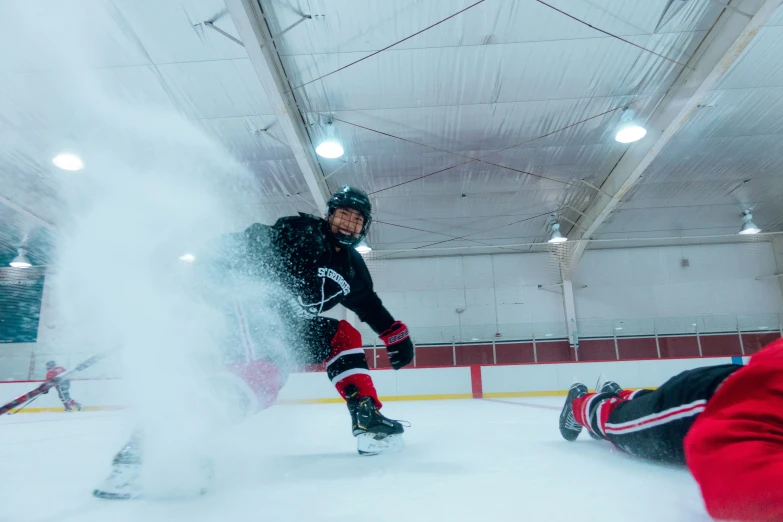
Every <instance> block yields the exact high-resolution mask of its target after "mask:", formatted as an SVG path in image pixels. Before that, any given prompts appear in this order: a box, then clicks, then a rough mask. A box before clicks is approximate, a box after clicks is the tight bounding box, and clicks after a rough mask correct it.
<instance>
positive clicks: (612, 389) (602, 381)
mask: <svg viewBox="0 0 783 522" xmlns="http://www.w3.org/2000/svg"><path fill="white" fill-rule="evenodd" d="M621 391H623V389H622V388H621V387H620V385H619V384H617V383H616V382H614V381H609V380H607V379H606V377H605V376H603V375H601V376H600V377H598V381H597V382H596V383H595V393H606V394H608V395H611V396H613V397H616V396H619V395H620V392H621ZM587 433H589V434H590V437H592V438H593V439H594V440H604V439H603V437H600V436H598V435H596V434H595V433H593V431H592V430H587Z"/></svg>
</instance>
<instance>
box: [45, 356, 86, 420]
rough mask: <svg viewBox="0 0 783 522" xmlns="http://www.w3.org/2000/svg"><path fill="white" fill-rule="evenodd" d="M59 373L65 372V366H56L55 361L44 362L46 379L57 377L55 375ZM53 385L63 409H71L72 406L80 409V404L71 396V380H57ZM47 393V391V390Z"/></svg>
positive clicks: (72, 408)
mask: <svg viewBox="0 0 783 522" xmlns="http://www.w3.org/2000/svg"><path fill="white" fill-rule="evenodd" d="M61 373H65V368H63V367H62V366H57V363H56V362H55V361H49V362H47V363H46V380H47V381H52V380H55V379H57V376H58V375H60V374H61ZM56 382H57V383H56V384H55V385H54V387H55V388H56V389H57V395H59V396H60V400H61V401H62V403H63V406H64V407H65V411H73V410H74V408H75V409H76V410H77V411H82V405H81V404H79V403H78V402H76V401H75V400H73V399H72V398H71V393H70V390H71V381H69V380H67V379H66V380H57V381H56ZM47 393H48V391H47Z"/></svg>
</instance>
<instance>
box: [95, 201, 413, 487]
mask: <svg viewBox="0 0 783 522" xmlns="http://www.w3.org/2000/svg"><path fill="white" fill-rule="evenodd" d="M371 221H372V207H371V204H370V200H369V198H368V197H367V194H365V193H364V192H363V191H361V190H359V189H356V188H353V187H349V186H343V187H341V188H340V189H339V190H338V191H337V192H335V193H334V194H333V195H332V196H331V197H330V199H329V201H328V205H327V213H326V218H325V219H323V218H319V217H315V216H311V215H308V214H300V215H298V216H292V217H284V218H281V219H279V220H278V221H277V222H276V223H275V224H274V225H272V226H266V225H261V224H254V225H252V226H250V227H249V228H247V229H246V230H245V231H244V232H242V233H239V234H233V235H231V236H230V237H227V238H222V239H220V240H219V241H218V243H217V244H216V245H213V248H212V249H211V250H213V251H214V252H213V255H212V256H210V254H209V253H202V254H200V255H198V256H196V258H197V260H198V261H197V262H202V263H205V264H206V265H207V266H211V265H217V266H218V269H216V271H215V273H217V274H218V275H217V276H216V277H217V278H218V279H220V278H221V277H223V278H225V279H226V280H227V281H228V280H229V279H230V278H231V277H241V278H244V279H249V280H259V281H265V282H272V283H274V284H276V285H278V286H280V287H282V288H283V289H285V295H286V297H285V298H280V299H279V301H280V302H278V303H277V310H278V312H279V314H280V316H281V318H282V319H283V322H284V326H285V327H284V328H283V330H285V335H286V336H287V344H288V345H290V346H291V348H292V349H293V350H295V351H296V352H297V353H298V355H299V359H300V360H299V362H301V363H311V364H313V363H325V367H326V372H327V376H328V378H329V379H330V380H331V382H332V384H333V385H334V386H335V388H336V389H337V392H338V393H339V394H340V395H341V396H342V397H343V398H344V399H345V400H346V402H347V405H348V410H349V412H350V415H351V420H352V431H353V435H354V436H355V437H356V438H357V450H358V452H359V453H360V454H362V455H375V454H378V453H382V452H385V451H393V450H397V449H399V448H401V447H402V433H403V431H404V429H403V425H402V424H401V423H400V422H398V421H396V420H392V419H388V418H386V417H384V416H383V415H382V414H381V413H380V411H379V410H380V408H381V402H380V400H379V399H378V394H377V392H376V390H375V386H374V385H373V381H372V378H371V377H370V371H369V367H368V364H367V360H366V357H365V352H364V350H363V349H362V339H361V335H360V334H359V332H358V330H356V329H355V328H354V327H353V326H351V324H350V323H348V322H347V321H338V320H336V319H331V318H327V317H322V316H321V315H320V314H321V313H322V312H325V311H327V310H329V309H331V308H333V307H334V306H336V305H337V304H342V305H343V306H345V307H346V308H348V309H349V310H352V311H353V312H355V313H356V314H357V316H358V317H359V319H360V320H361V321H363V322H365V323H367V324H368V325H369V326H370V327H371V328H372V329H373V330H374V331H375V332H377V333H378V334H379V337H380V339H381V341H382V342H383V343H384V344H385V345H386V347H387V351H388V354H389V361H390V363H391V365H392V367H393V368H394V369H395V370H398V369H400V368H402V367H404V366H406V365H407V364H409V363H410V362H411V361H412V359H413V351H414V346H413V343H412V342H411V340H410V338H409V337H408V328H407V327H406V326H405V324H403V323H401V322H400V321H396V320H395V319H394V318H393V317H392V316H391V314H390V313H389V312H388V311H387V310H386V308H385V307H384V306H383V304H382V303H381V300H380V299H379V297H378V295H377V294H376V293H375V291H374V290H373V284H372V279H371V277H370V273H369V271H368V270H367V266H366V265H365V263H364V260H363V259H362V256H361V255H360V254H359V253H358V252H357V251H356V249H355V248H354V247H355V246H356V245H358V243H359V242H360V241H361V240H362V239H363V238H364V236H365V234H366V233H367V231H368V229H369V227H370V223H371ZM226 284H228V283H226ZM229 371H231V372H232V373H233V374H235V375H236V376H238V377H239V378H241V379H242V380H243V381H244V382H245V383H246V384H247V385H248V386H247V387H246V388H249V389H251V390H252V391H253V392H254V393H255V395H256V397H255V398H254V402H255V403H256V405H257V409H263V408H264V407H266V406H268V405H270V404H271V403H273V402H274V400H275V397H276V396H277V393H278V391H279V390H280V388H281V387H282V385H283V383H284V382H285V380H286V370H285V369H284V368H280V365H278V364H276V363H275V362H273V358H272V359H271V360H263V359H256V360H253V361H248V362H239V363H233V364H231V365H230V366H229ZM141 442H142V439H141V437H139V436H136V437H134V439H133V440H132V442H131V443H130V444H129V445H128V446H126V447H125V448H124V449H123V450H122V451H121V452H120V453H119V454H118V455H117V457H116V458H115V461H114V472H113V474H112V476H111V477H109V479H108V480H107V482H106V484H105V485H104V486H103V487H102V488H100V489H97V490H95V492H94V494H95V495H96V496H98V497H102V498H119V499H124V498H131V497H134V496H138V495H139V494H140V492H139V491H138V490H137V489H136V488H134V487H133V485H132V484H130V483H131V482H132V480H131V479H129V478H128V477H129V476H130V475H132V474H133V472H134V470H133V468H134V467H137V466H138V465H139V463H140V453H141V448H140V446H141ZM129 484H130V485H129Z"/></svg>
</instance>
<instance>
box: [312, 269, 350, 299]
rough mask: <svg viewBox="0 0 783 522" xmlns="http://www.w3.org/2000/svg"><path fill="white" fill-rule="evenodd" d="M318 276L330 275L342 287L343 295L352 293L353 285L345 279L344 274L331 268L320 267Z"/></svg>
mask: <svg viewBox="0 0 783 522" xmlns="http://www.w3.org/2000/svg"><path fill="white" fill-rule="evenodd" d="M318 277H321V278H324V277H328V278H329V279H331V280H332V281H334V282H335V283H337V285H338V286H339V287H340V288H341V289H342V291H343V295H348V294H350V293H351V285H349V284H348V282H347V281H346V280H345V279H343V276H341V275H340V274H338V273H337V272H335V271H334V270H332V269H331V268H319V269H318Z"/></svg>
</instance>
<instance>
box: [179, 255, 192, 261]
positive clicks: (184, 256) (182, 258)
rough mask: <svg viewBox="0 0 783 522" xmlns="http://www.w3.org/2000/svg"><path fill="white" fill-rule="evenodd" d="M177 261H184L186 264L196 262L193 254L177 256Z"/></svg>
mask: <svg viewBox="0 0 783 522" xmlns="http://www.w3.org/2000/svg"><path fill="white" fill-rule="evenodd" d="M179 260H180V261H184V262H186V263H192V262H193V261H195V260H196V256H194V255H193V254H183V255H181V256H179Z"/></svg>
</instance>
